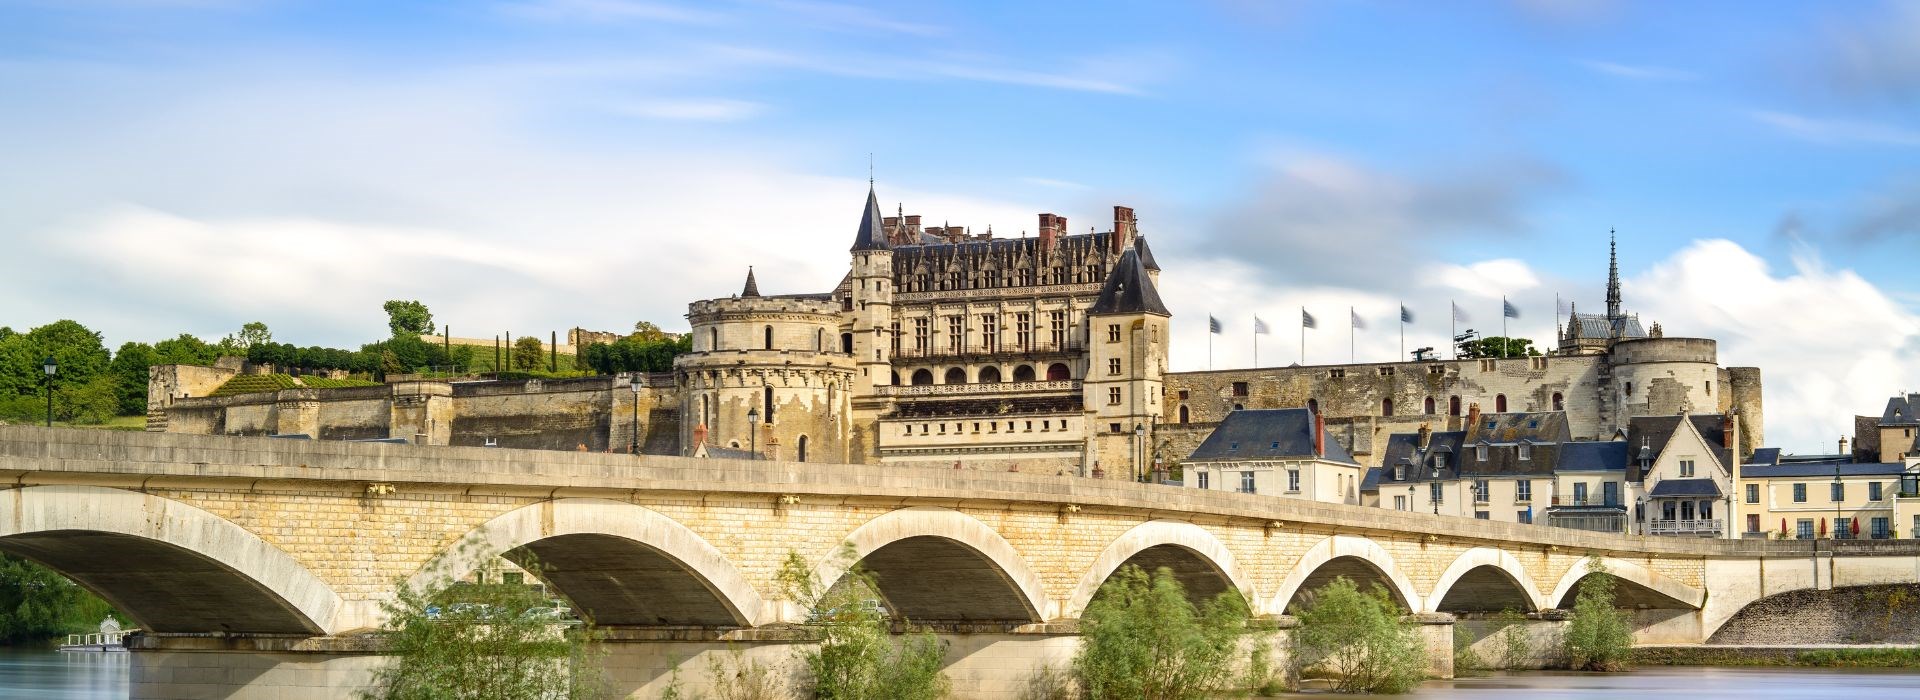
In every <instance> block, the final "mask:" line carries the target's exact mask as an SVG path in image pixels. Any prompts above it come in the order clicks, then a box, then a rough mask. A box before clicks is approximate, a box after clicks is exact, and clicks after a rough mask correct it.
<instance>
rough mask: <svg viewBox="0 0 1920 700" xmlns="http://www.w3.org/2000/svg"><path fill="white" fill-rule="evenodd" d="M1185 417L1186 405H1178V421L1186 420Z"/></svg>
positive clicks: (1183, 421)
mask: <svg viewBox="0 0 1920 700" xmlns="http://www.w3.org/2000/svg"><path fill="white" fill-rule="evenodd" d="M1187 417H1188V416H1187V407H1186V406H1181V407H1180V422H1182V423H1185V422H1187Z"/></svg>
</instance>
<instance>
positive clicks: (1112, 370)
mask: <svg viewBox="0 0 1920 700" xmlns="http://www.w3.org/2000/svg"><path fill="white" fill-rule="evenodd" d="M1119 373H1120V360H1119V359H1117V358H1115V359H1109V360H1107V374H1119Z"/></svg>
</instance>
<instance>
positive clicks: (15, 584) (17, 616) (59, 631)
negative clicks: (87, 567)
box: [0, 554, 114, 644]
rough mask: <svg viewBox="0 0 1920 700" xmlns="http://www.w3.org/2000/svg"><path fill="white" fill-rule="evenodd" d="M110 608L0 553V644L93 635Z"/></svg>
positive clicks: (56, 576) (53, 576) (56, 577)
mask: <svg viewBox="0 0 1920 700" xmlns="http://www.w3.org/2000/svg"><path fill="white" fill-rule="evenodd" d="M112 614H114V613H113V607H112V606H110V605H108V604H107V602H106V601H104V600H101V599H100V598H99V596H95V595H94V594H92V593H89V592H88V591H87V589H84V588H81V587H80V586H79V585H77V584H75V583H74V582H72V581H69V580H67V579H66V578H65V577H63V576H61V575H60V574H58V573H55V572H54V571H53V570H52V569H48V568H46V567H44V566H41V565H39V564H35V563H33V562H30V561H27V560H25V559H21V558H19V557H16V556H13V555H11V554H0V644H17V643H23V642H26V643H31V642H43V641H46V640H48V639H53V638H56V637H59V636H60V635H64V634H73V633H78V632H92V631H95V630H96V629H98V625H99V624H100V621H101V620H104V619H106V618H107V616H109V615H112Z"/></svg>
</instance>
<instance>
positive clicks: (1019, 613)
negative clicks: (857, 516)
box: [795, 506, 1055, 623]
mask: <svg viewBox="0 0 1920 700" xmlns="http://www.w3.org/2000/svg"><path fill="white" fill-rule="evenodd" d="M815 561H816V562H818V564H816V565H815V567H814V570H813V576H814V580H815V581H818V582H820V583H821V584H823V585H828V586H831V585H833V584H834V583H835V582H837V581H839V580H840V579H841V577H843V576H845V575H846V573H847V570H848V569H850V568H852V566H853V564H854V563H856V562H858V563H860V564H861V565H862V566H863V567H864V568H865V569H866V570H867V571H869V572H871V573H872V574H873V576H874V579H875V582H876V583H877V584H878V585H879V587H880V594H881V595H882V596H884V597H885V598H886V599H887V603H888V604H889V605H891V606H892V607H893V608H894V610H895V611H897V612H899V613H900V615H901V616H903V617H905V618H907V619H908V620H910V621H915V622H935V623H953V622H995V623H1027V622H1042V621H1045V620H1048V619H1051V618H1052V617H1053V613H1054V611H1055V605H1054V603H1053V601H1051V600H1050V599H1048V597H1047V592H1046V588H1045V586H1044V585H1043V583H1042V581H1041V579H1040V576H1039V574H1037V573H1035V572H1034V571H1033V569H1032V567H1030V566H1028V565H1027V562H1026V559H1025V558H1024V557H1022V556H1021V555H1020V552H1019V551H1018V550H1015V549H1014V548H1013V545H1012V544H1011V543H1009V542H1007V540H1006V538H1004V537H1001V536H1000V533H998V532H995V531H994V529H993V528H992V527H989V526H988V525H987V524H986V523H983V522H980V521H979V520H977V519H975V518H973V517H972V516H970V515H967V514H965V513H961V512H959V511H956V510H951V509H948V508H940V507H932V506H918V507H908V508H900V509H897V510H893V511H889V512H887V513H885V514H883V515H880V516H879V517H876V518H874V519H872V520H869V521H867V522H866V523H864V524H862V525H861V526H860V527H858V528H855V529H854V530H853V532H851V533H848V535H847V536H846V538H845V539H844V544H842V545H837V546H836V547H835V548H834V549H833V550H832V551H828V552H823V553H821V555H820V556H818V557H817V558H816V559H815ZM795 612H797V611H795Z"/></svg>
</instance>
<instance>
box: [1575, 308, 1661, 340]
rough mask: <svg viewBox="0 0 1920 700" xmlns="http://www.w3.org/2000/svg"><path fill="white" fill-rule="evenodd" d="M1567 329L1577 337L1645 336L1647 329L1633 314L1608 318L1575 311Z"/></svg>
mask: <svg viewBox="0 0 1920 700" xmlns="http://www.w3.org/2000/svg"><path fill="white" fill-rule="evenodd" d="M1567 329H1568V330H1569V331H1570V332H1571V334H1572V335H1573V337H1576V338H1596V339H1599V338H1645V337H1647V330H1646V329H1645V328H1642V327H1641V326H1640V319H1638V318H1635V317H1632V316H1622V317H1620V318H1607V317H1606V316H1604V315H1602V314H1583V313H1575V314H1574V315H1573V317H1572V318H1570V319H1568V321H1567Z"/></svg>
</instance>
